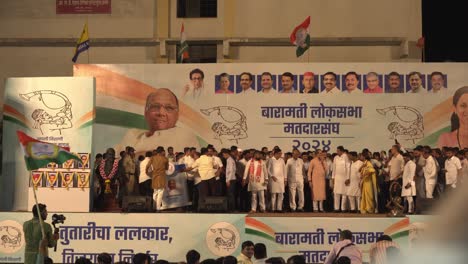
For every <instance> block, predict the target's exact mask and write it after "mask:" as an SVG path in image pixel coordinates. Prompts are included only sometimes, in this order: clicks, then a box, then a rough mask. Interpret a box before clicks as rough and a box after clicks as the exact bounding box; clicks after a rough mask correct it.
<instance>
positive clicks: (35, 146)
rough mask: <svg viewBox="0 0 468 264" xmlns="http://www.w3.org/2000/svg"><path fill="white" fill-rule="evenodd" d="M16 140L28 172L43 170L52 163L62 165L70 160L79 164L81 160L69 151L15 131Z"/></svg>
mask: <svg viewBox="0 0 468 264" xmlns="http://www.w3.org/2000/svg"><path fill="white" fill-rule="evenodd" d="M16 134H17V135H18V139H19V141H20V143H21V145H22V147H23V150H24V160H25V161H26V167H27V168H28V170H30V171H31V170H36V169H39V168H43V167H44V166H46V165H47V164H49V163H51V162H54V163H57V164H62V163H64V162H65V161H68V160H70V159H75V160H77V161H79V162H81V159H80V158H79V157H78V156H76V155H74V154H72V153H70V149H69V148H66V147H60V146H58V145H55V144H52V143H47V142H42V141H39V140H37V139H34V138H32V137H30V136H28V135H26V134H25V133H23V132H21V131H16Z"/></svg>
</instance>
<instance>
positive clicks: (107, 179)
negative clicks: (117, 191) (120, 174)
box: [99, 159, 119, 194]
mask: <svg viewBox="0 0 468 264" xmlns="http://www.w3.org/2000/svg"><path fill="white" fill-rule="evenodd" d="M105 164H106V160H102V161H101V165H99V174H100V175H101V177H102V178H103V179H104V183H105V189H104V193H106V194H109V193H112V189H111V186H110V184H111V179H112V178H113V177H114V176H115V174H116V173H117V169H118V167H119V161H118V160H117V159H115V160H114V164H112V170H111V171H110V173H109V175H107V174H106V172H105V171H104V166H105Z"/></svg>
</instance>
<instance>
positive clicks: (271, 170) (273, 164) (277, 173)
mask: <svg viewBox="0 0 468 264" xmlns="http://www.w3.org/2000/svg"><path fill="white" fill-rule="evenodd" d="M273 176H274V177H276V181H274V180H273V178H272V177H273ZM285 176H286V165H285V163H284V160H283V159H282V158H279V159H276V158H275V157H273V158H271V159H270V160H269V162H268V178H269V181H268V188H269V190H270V193H284V181H285V180H286V178H285Z"/></svg>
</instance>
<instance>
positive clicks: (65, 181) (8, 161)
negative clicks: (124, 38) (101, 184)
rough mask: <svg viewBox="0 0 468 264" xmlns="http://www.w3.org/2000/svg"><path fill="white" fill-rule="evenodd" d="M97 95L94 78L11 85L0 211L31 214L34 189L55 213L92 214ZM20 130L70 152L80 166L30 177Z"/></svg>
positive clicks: (30, 80) (74, 164)
mask: <svg viewBox="0 0 468 264" xmlns="http://www.w3.org/2000/svg"><path fill="white" fill-rule="evenodd" d="M94 92H95V90H94V79H93V78H92V77H79V78H73V77H47V78H10V79H7V81H6V85H5V105H4V112H3V113H4V114H3V118H4V119H3V121H4V126H3V173H2V175H1V178H0V184H1V188H0V189H1V192H0V197H1V198H0V205H1V210H31V208H32V206H33V204H34V198H33V194H32V188H37V195H38V197H39V200H40V202H42V203H45V204H47V207H48V209H49V210H51V211H55V210H59V211H67V212H70V211H72V212H88V211H89V201H90V199H89V198H90V179H91V177H90V171H91V169H90V168H91V160H92V158H91V144H92V132H93V130H92V125H93V119H94V98H95V93H94ZM17 130H21V131H23V132H25V133H26V134H28V135H29V136H31V137H34V138H36V139H38V140H41V141H45V142H50V143H54V144H58V145H62V146H68V147H70V151H71V152H74V153H76V154H77V155H78V156H79V157H80V158H81V160H82V163H79V162H76V161H74V160H70V161H69V162H65V163H64V164H62V165H57V164H53V163H49V164H48V165H47V166H46V167H44V168H41V169H38V170H36V171H32V172H31V173H30V172H29V171H28V170H27V169H26V164H25V162H24V153H23V149H22V148H21V145H20V143H19V142H18V138H17V136H16V131H17ZM30 176H31V180H30ZM28 186H29V188H28ZM28 190H29V192H28Z"/></svg>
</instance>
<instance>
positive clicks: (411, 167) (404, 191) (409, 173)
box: [401, 153, 416, 214]
mask: <svg viewBox="0 0 468 264" xmlns="http://www.w3.org/2000/svg"><path fill="white" fill-rule="evenodd" d="M403 158H404V161H405V166H404V168H403V176H402V178H403V179H402V181H403V185H402V188H401V197H403V198H404V199H405V201H406V203H407V204H408V213H409V214H412V213H414V200H413V196H416V182H415V181H414V179H415V176H416V163H415V162H414V161H412V160H411V156H410V154H409V153H405V154H404V156H403Z"/></svg>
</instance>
